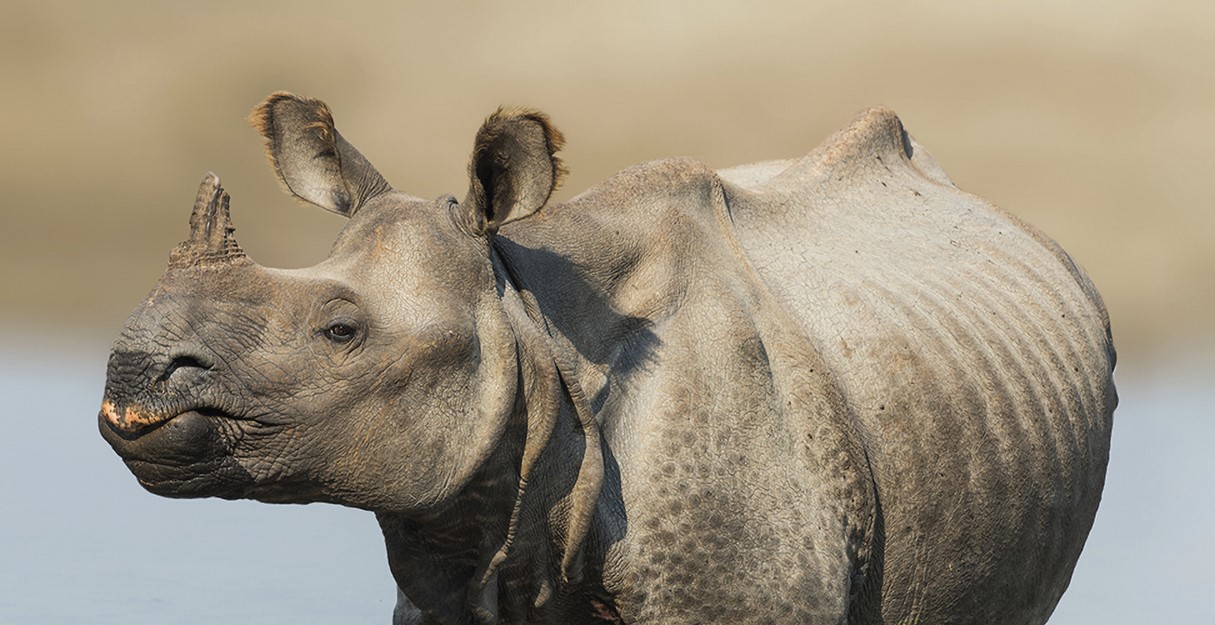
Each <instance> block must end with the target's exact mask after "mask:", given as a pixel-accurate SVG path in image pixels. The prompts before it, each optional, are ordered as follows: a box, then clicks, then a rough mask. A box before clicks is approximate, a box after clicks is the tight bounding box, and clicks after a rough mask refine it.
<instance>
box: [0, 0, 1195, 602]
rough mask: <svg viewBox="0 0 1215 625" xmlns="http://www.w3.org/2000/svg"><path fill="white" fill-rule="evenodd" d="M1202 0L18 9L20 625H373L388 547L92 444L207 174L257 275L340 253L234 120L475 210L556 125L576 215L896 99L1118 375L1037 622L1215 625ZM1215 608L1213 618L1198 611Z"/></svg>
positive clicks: (347, 514)
mask: <svg viewBox="0 0 1215 625" xmlns="http://www.w3.org/2000/svg"><path fill="white" fill-rule="evenodd" d="M1212 25H1215V3H1210V2H1185V1H1178V2H1171V3H1167V4H1161V3H1149V2H1147V1H1146V0H1103V1H1100V2H1098V1H1096V0H1077V1H1072V2H1068V3H1045V2H1028V3H1007V4H1006V5H1005V6H994V5H993V4H992V3H969V2H945V1H929V2H919V3H890V2H883V3H873V2H843V1H822V2H814V3H806V2H796V1H788V2H762V1H761V2H750V3H743V2H729V3H727V2H703V1H701V2H692V1H664V2H650V3H645V2H632V1H617V2H612V3H561V2H556V1H551V0H535V1H516V2H449V3H422V2H370V3H364V2H345V3H342V4H341V7H340V8H339V7H338V6H336V5H335V3H332V2H326V3H321V2H300V1H295V2H260V3H256V4H255V3H247V2H192V3H152V2H133V1H129V0H111V1H110V2H107V3H85V2H79V3H73V2H45V1H39V2H33V1H26V0H3V1H2V2H0V96H2V97H0V147H2V148H3V149H0V197H2V198H3V202H4V208H3V211H4V212H3V219H4V221H3V227H0V397H2V398H3V400H4V401H5V403H6V404H7V405H8V406H9V411H8V414H7V416H5V417H3V419H4V423H5V424H6V425H7V426H8V427H7V428H6V429H5V434H4V435H3V437H2V438H0V499H2V500H3V501H4V502H5V504H4V506H3V510H4V512H2V513H0V622H3V623H80V622H90V623H110V622H113V623H120V622H121V623H144V622H146V623H164V622H175V623H189V622H199V623H203V622H213V621H221V622H222V621H238V622H245V623H280V622H281V623H294V622H343V623H347V622H349V623H387V622H388V621H389V620H390V619H389V617H390V614H391V606H392V603H393V599H394V594H393V593H394V591H393V585H392V581H391V579H390V577H389V575H388V573H387V566H386V563H385V561H384V555H383V547H382V544H381V543H380V538H379V536H378V528H377V526H376V524H375V521H374V518H373V517H372V516H371V515H370V514H368V513H363V512H358V511H352V510H343V509H338V508H334V507H329V506H305V507H297V506H287V507H284V506H267V505H262V504H253V503H249V502H236V503H234V502H220V501H169V500H163V499H159V498H156V497H153V496H151V495H148V494H146V493H144V492H143V491H142V490H141V489H140V488H139V487H138V486H137V484H136V483H135V481H134V479H133V478H132V477H131V476H130V475H129V474H128V473H127V472H126V470H125V468H123V466H122V464H121V462H120V461H119V460H118V458H117V457H116V456H114V455H113V454H112V453H111V452H110V451H109V449H108V446H106V445H105V443H104V442H103V441H102V440H101V439H100V438H99V437H98V436H97V434H96V431H95V418H96V416H95V415H96V413H97V409H98V403H99V401H100V397H101V392H102V386H103V383H104V368H105V361H106V355H107V350H108V343H109V341H110V340H112V338H113V337H114V336H115V335H116V334H117V332H118V330H119V329H120V328H121V326H122V323H123V320H124V318H125V317H126V315H127V313H128V312H129V311H130V310H131V309H132V308H134V307H135V305H136V304H138V303H139V301H140V300H141V299H142V297H143V296H144V294H145V293H146V292H147V290H148V289H149V288H150V287H151V286H152V284H153V283H154V282H155V280H156V279H157V278H158V277H159V275H160V274H161V272H162V270H163V269H164V265H165V261H166V258H167V255H168V251H169V250H170V248H171V247H172V246H173V245H174V244H175V243H176V242H177V241H179V240H180V239H182V238H184V237H185V235H186V231H187V228H186V220H187V217H188V211H189V209H190V205H191V203H192V200H193V197H194V193H195V189H196V188H197V184H198V182H199V180H201V178H202V175H203V174H204V173H205V172H206V171H208V170H214V171H215V172H216V173H218V174H219V175H220V176H221V177H222V178H223V181H224V185H225V187H226V188H227V189H228V190H229V192H230V193H231V194H232V196H233V200H232V207H233V209H232V210H233V220H234V222H235V224H236V226H237V228H238V236H239V239H240V241H241V244H242V246H243V247H244V248H245V250H246V251H247V252H248V253H249V254H250V256H252V257H253V258H254V259H255V260H257V261H258V262H260V263H262V264H266V265H273V266H304V265H309V264H313V263H315V262H317V261H319V260H320V259H322V258H324V256H325V255H326V253H327V250H328V247H329V244H330V242H331V241H332V239H333V237H334V235H335V234H336V232H337V231H338V230H339V229H340V228H341V227H342V225H343V220H342V219H341V218H339V217H336V216H334V215H330V214H328V213H325V212H324V211H321V210H319V209H315V208H307V207H303V206H301V205H297V204H296V203H294V202H293V201H292V200H290V199H289V198H288V197H286V196H285V195H283V194H282V193H281V191H280V189H279V187H278V184H277V183H276V181H275V179H274V177H273V174H272V173H271V171H270V169H269V168H268V166H267V165H266V164H265V162H264V157H263V154H262V146H261V140H260V138H259V137H258V136H257V135H256V133H255V132H254V131H253V130H251V129H250V128H249V127H248V126H247V124H246V123H245V121H244V119H245V116H246V115H247V114H248V112H249V110H250V109H251V108H252V107H253V106H254V105H255V104H257V103H258V102H259V101H260V100H261V98H263V97H264V96H265V95H266V94H268V93H270V92H272V91H275V90H281V89H285V90H290V91H294V92H297V93H301V94H306V95H311V96H314V97H318V98H321V99H324V100H325V101H327V102H328V103H329V105H330V106H331V108H332V110H333V112H334V116H335V118H336V121H337V125H338V127H339V129H340V130H341V131H342V133H343V134H344V135H345V136H346V137H347V138H348V139H349V140H350V141H351V142H352V143H354V144H355V145H357V146H358V147H359V148H360V150H361V151H362V152H363V153H364V154H365V155H366V156H367V157H368V158H369V159H370V160H371V161H372V162H373V163H375V164H376V165H377V167H378V168H379V169H380V171H382V172H383V173H384V175H385V176H386V177H387V178H388V179H389V180H390V181H391V182H392V183H393V184H394V186H396V187H397V188H398V189H401V190H404V191H408V192H410V193H412V194H414V195H419V196H423V197H435V196H438V195H440V194H444V193H452V194H454V195H456V196H458V197H462V196H463V195H464V192H465V190H466V189H467V181H466V178H465V164H466V159H467V156H468V153H469V151H470V148H471V145H472V137H473V134H474V133H475V131H476V129H477V127H478V126H479V124H480V122H481V120H482V119H483V118H484V117H485V116H486V115H487V114H488V113H490V112H491V111H493V110H494V109H495V108H496V107H497V106H499V105H500V104H511V105H524V106H531V107H536V108H540V109H542V110H544V111H546V112H547V113H549V114H550V115H551V116H552V118H553V120H554V121H555V122H556V124H557V125H558V126H559V127H560V128H561V129H562V130H563V131H564V132H565V135H566V137H567V139H568V146H567V149H566V150H565V151H564V158H565V161H566V163H567V164H568V166H569V167H570V169H571V170H572V173H571V175H570V176H569V178H568V179H567V182H566V184H565V186H564V188H563V189H562V190H561V191H560V192H559V195H558V198H557V199H565V198H568V197H570V196H572V195H574V194H575V193H577V192H579V191H581V190H583V189H585V188H586V187H588V186H590V185H593V184H594V183H595V182H597V181H599V180H602V179H603V178H605V177H607V176H609V175H611V174H612V173H613V172H615V171H617V170H619V169H621V168H623V167H626V166H628V165H631V164H633V163H637V162H640V161H644V160H649V159H654V158H660V157H667V156H693V157H697V158H700V159H702V160H704V161H706V162H708V163H710V164H712V165H714V166H718V167H726V166H730V165H735V164H739V163H744V162H749V161H755V160H764V159H772V158H784V157H790V156H796V155H801V154H803V153H805V152H808V151H809V150H810V149H812V148H813V147H814V146H815V145H816V144H817V143H818V142H819V141H821V140H823V139H824V138H826V137H827V136H828V135H829V134H830V133H831V132H833V131H834V130H836V129H838V128H840V127H842V126H844V125H846V124H847V123H848V122H849V121H850V120H851V118H852V117H853V116H854V115H855V114H856V113H857V112H859V111H861V110H863V109H864V108H867V107H870V106H874V105H879V104H880V105H886V106H889V107H891V108H893V109H894V110H895V111H896V112H898V113H899V115H900V117H901V118H902V120H903V122H904V124H905V125H906V127H907V128H908V130H909V131H910V132H911V133H912V134H913V135H915V136H916V138H917V140H918V141H919V142H920V143H922V144H923V145H924V146H926V147H927V149H928V150H929V151H931V152H932V154H933V155H934V156H935V157H936V159H937V160H938V161H939V162H940V163H941V164H942V165H943V166H944V168H945V170H946V171H947V172H949V174H950V175H951V177H952V178H953V179H954V181H955V182H956V183H957V184H958V185H959V186H960V187H961V188H963V189H965V190H968V191H971V192H973V193H976V194H978V195H981V196H984V197H986V198H988V199H990V200H992V201H994V202H995V203H997V204H999V205H1001V206H1003V207H1004V208H1006V209H1008V210H1010V211H1011V212H1013V213H1015V214H1017V215H1019V216H1021V217H1023V218H1025V219H1026V220H1028V221H1029V222H1031V223H1033V224H1035V225H1037V226H1038V227H1040V228H1041V229H1043V230H1044V231H1046V232H1047V233H1048V234H1050V235H1051V236H1053V237H1054V238H1055V239H1057V240H1058V241H1059V242H1060V243H1062V244H1063V246H1064V247H1065V248H1066V249H1067V250H1068V251H1069V252H1070V253H1071V254H1072V256H1073V257H1074V258H1075V259H1076V260H1077V261H1078V262H1079V263H1080V264H1081V265H1083V266H1084V267H1085V268H1086V269H1087V270H1088V272H1089V274H1090V275H1091V277H1092V278H1093V280H1094V281H1095V282H1096V284H1097V286H1098V287H1099V288H1100V290H1101V292H1102V293H1103V295H1104V296H1105V300H1106V303H1107V305H1108V307H1109V310H1110V315H1111V317H1112V320H1113V327H1114V336H1115V338H1116V342H1117V345H1118V349H1119V356H1120V358H1119V365H1118V372H1117V379H1118V381H1119V386H1120V392H1121V395H1122V405H1121V407H1120V408H1119V411H1118V413H1117V414H1116V419H1115V421H1116V426H1115V434H1114V437H1115V438H1114V451H1113V454H1112V457H1111V463H1110V472H1109V476H1108V482H1107V488H1106V492H1105V500H1104V503H1103V504H1102V508H1101V511H1100V513H1099V515H1098V518H1097V523H1096V526H1095V527H1094V530H1093V533H1092V535H1091V536H1090V541H1089V546H1088V548H1087V549H1086V551H1085V553H1084V556H1083V557H1082V559H1081V561H1080V564H1079V566H1078V567H1077V569H1076V573H1075V577H1074V579H1073V584H1072V589H1071V590H1070V591H1069V592H1068V594H1067V595H1065V596H1064V599H1063V601H1062V602H1061V603H1060V607H1059V609H1058V611H1057V612H1056V615H1055V617H1054V618H1053V619H1052V620H1051V623H1055V624H1058V623H1090V622H1103V623H1128V624H1129V623H1145V622H1169V621H1170V620H1173V621H1186V622H1208V623H1212V622H1215V617H1213V616H1212V615H1211V613H1210V611H1209V604H1208V602H1206V601H1205V599H1206V596H1205V595H1206V590H1207V589H1208V588H1209V587H1210V586H1211V585H1212V583H1215V575H1213V574H1212V573H1211V572H1210V570H1211V569H1210V567H1209V566H1208V564H1207V563H1209V561H1210V560H1211V558H1215V539H1213V538H1212V536H1211V532H1210V531H1209V529H1210V522H1209V518H1210V514H1211V513H1213V512H1215V504H1213V503H1212V500H1211V491H1212V486H1213V485H1215V463H1213V462H1212V461H1211V460H1210V459H1209V458H1208V456H1209V454H1208V453H1207V452H1206V451H1205V445H1206V444H1207V443H1208V441H1210V440H1212V435H1215V426H1213V425H1212V420H1211V419H1210V418H1209V417H1210V413H1211V410H1210V408H1209V406H1210V405H1211V402H1212V400H1215V356H1213V355H1212V354H1213V351H1212V348H1213V347H1215V323H1212V320H1211V313H1210V310H1211V307H1212V304H1215V210H1212V208H1213V207H1212V198H1215V158H1213V157H1212V146H1213V145H1215V143H1213V139H1215V131H1213V130H1212V128H1213V125H1212V122H1211V114H1212V112H1215V37H1212V35H1211V28H1212ZM1204 607H1205V608H1208V609H1204Z"/></svg>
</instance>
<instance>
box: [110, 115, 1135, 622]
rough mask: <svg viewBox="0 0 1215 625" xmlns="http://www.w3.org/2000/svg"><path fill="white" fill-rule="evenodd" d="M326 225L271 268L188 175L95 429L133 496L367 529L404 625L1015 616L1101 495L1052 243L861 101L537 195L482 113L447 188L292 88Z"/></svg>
mask: <svg viewBox="0 0 1215 625" xmlns="http://www.w3.org/2000/svg"><path fill="white" fill-rule="evenodd" d="M252 120H253V122H254V124H255V126H256V127H257V128H258V129H259V130H260V131H261V133H262V134H263V135H264V137H265V140H266V144H267V151H268V154H269V158H270V161H271V164H272V165H273V167H274V169H275V171H276V172H277V174H278V176H279V178H280V179H281V181H282V183H283V184H284V185H285V186H286V188H287V189H288V190H289V191H290V193H292V194H294V195H295V196H296V197H297V198H299V199H301V200H304V201H306V202H309V203H312V204H316V205H319V206H320V207H322V208H326V209H328V210H331V211H334V212H336V213H339V214H341V215H344V216H346V217H348V218H349V222H348V223H347V224H346V226H345V227H344V229H343V230H342V232H341V234H340V235H339V236H338V238H337V241H336V242H335V243H334V245H333V248H332V251H331V253H330V255H329V257H328V258H327V259H326V260H325V261H323V262H321V263H320V264H318V265H316V266H314V267H310V268H307V269H299V270H282V269H269V268H264V267H261V266H259V265H257V264H256V263H254V262H253V261H252V260H250V259H249V258H248V257H247V256H246V255H245V254H244V252H243V251H242V250H241V248H240V247H239V246H238V245H237V243H236V240H235V239H234V238H233V228H232V225H231V222H230V217H229V210H228V202H229V200H228V195H227V193H225V192H224V190H223V189H222V188H221V186H220V183H219V179H218V178H216V177H215V176H214V175H211V174H208V175H207V177H206V178H205V179H204V180H203V182H202V185H201V187H200V188H199V191H198V196H197V200H196V201H195V204H194V210H193V213H192V215H191V217H190V229H191V234H190V237H189V239H187V240H186V241H185V242H183V243H181V244H180V245H178V246H177V247H176V248H175V249H174V250H173V252H172V254H171V255H170V258H169V266H168V269H167V271H166V272H165V274H164V276H163V277H162V278H161V280H160V281H159V282H158V283H157V284H156V286H155V287H154V289H153V290H152V293H151V294H150V295H149V296H148V298H147V300H146V301H145V302H144V303H143V304H142V305H140V306H139V307H138V308H137V309H136V310H135V311H134V313H132V315H131V317H130V319H129V320H128V321H127V324H126V327H125V329H124V330H123V332H122V334H121V336H120V337H119V338H118V339H117V341H116V342H115V344H114V348H113V353H112V355H111V357H110V361H109V368H108V380H107V384H106V391H105V399H104V402H103V406H102V410H101V413H100V416H99V424H100V429H101V433H102V435H103V436H104V437H105V439H106V440H107V441H108V442H109V443H110V444H111V445H112V446H113V448H114V449H115V450H116V451H117V452H118V454H119V455H120V456H121V457H122V458H123V460H124V461H125V462H126V464H127V466H128V467H129V468H130V470H131V471H132V472H133V473H134V474H135V476H136V477H137V478H138V480H139V483H140V484H142V485H143V486H144V487H145V488H146V489H148V490H150V491H152V492H153V493H156V494H160V495H165V496H169V497H206V496H215V497H224V498H251V499H257V500H261V501H266V502H295V503H306V502H318V501H320V502H331V503H337V504H342V505H346V506H353V507H356V508H362V509H365V510H370V511H373V512H374V513H375V514H376V517H377V519H378V521H379V524H380V526H381V528H382V529H383V533H384V538H385V542H386V545H387V550H388V562H389V566H390V569H391V571H392V574H393V577H394V578H395V580H396V582H397V584H398V586H399V593H398V598H397V607H396V610H395V612H394V622H395V623H399V624H400V623H571V624H577V623H597V622H598V623H636V624H641V623H845V622H846V623H850V624H854V625H855V624H859V623H934V624H939V623H983V624H994V623H1017V624H1025V623H1042V622H1044V621H1046V619H1047V617H1048V616H1049V615H1050V613H1051V611H1052V610H1053V608H1054V606H1055V604H1056V602H1057V601H1058V600H1059V597H1060V595H1061V594H1062V593H1063V591H1064V589H1065V587H1066V586H1067V584H1068V581H1069V579H1070V577H1071V572H1072V569H1073V567H1074V565H1075V562H1076V559H1077V558H1078V557H1079V554H1080V550H1081V547H1082V546H1083V544H1084V541H1085V538H1086V536H1087V534H1088V532H1089V528H1090V527H1091V525H1092V522H1093V517H1094V515H1095V513H1096V510H1097V504H1098V501H1099V499H1100V496H1101V489H1102V486H1103V482H1104V476H1105V468H1106V462H1107V459H1108V451H1109V437H1110V427H1111V419H1112V413H1113V410H1114V406H1115V404H1116V403H1117V399H1116V393H1115V390H1114V385H1113V380H1112V370H1113V368H1114V360H1115V355H1114V348H1113V343H1112V340H1111V337H1110V332H1109V322H1108V317H1107V314H1106V312H1105V309H1104V307H1103V305H1102V303H1101V299H1100V297H1099V296H1098V294H1097V291H1096V290H1095V289H1094V287H1093V285H1092V284H1091V283H1090V281H1089V280H1088V278H1086V277H1085V274H1084V273H1083V272H1082V271H1081V270H1080V268H1079V267H1078V266H1077V265H1076V264H1075V263H1074V262H1072V260H1071V259H1070V258H1069V257H1068V255H1067V254H1066V253H1064V252H1063V250H1062V249H1061V248H1060V247H1059V246H1058V245H1057V244H1055V243H1054V242H1052V241H1051V240H1050V239H1048V238H1047V237H1046V236H1044V235H1042V234H1040V233H1039V232H1038V231H1036V230H1034V229H1032V228H1031V227H1029V226H1027V225H1025V224H1024V223H1022V222H1021V221H1019V220H1018V219H1017V218H1015V217H1013V216H1011V215H1009V214H1008V213H1005V212H1003V211H1001V210H1000V209H998V208H996V207H994V206H992V205H991V204H989V203H987V202H985V201H983V200H982V199H980V198H978V197H975V196H973V195H969V194H967V193H964V192H962V191H960V190H959V189H958V188H957V187H955V186H954V184H953V183H952V182H951V181H950V180H949V178H948V177H947V176H946V175H945V173H944V172H943V171H942V169H941V168H940V167H939V166H938V165H937V164H936V163H935V162H934V161H933V160H932V158H931V157H930V156H929V155H928V154H927V153H926V152H925V151H924V150H923V149H922V148H921V147H920V146H919V145H918V144H917V143H916V142H915V141H914V140H913V139H912V138H911V137H910V136H909V135H908V134H907V133H906V132H905V131H904V129H903V126H902V124H901V122H900V121H899V119H898V118H897V117H896V116H895V115H894V114H893V113H892V112H890V111H888V110H885V109H874V110H871V111H868V112H866V113H863V114H862V115H860V116H859V117H858V118H857V119H856V120H855V121H854V122H853V123H852V124H851V125H850V126H849V127H847V128H846V129H844V130H842V131H840V132H838V133H837V134H836V135H834V136H833V137H831V138H830V139H828V140H827V141H826V142H825V143H824V144H823V145H821V146H820V147H819V148H817V149H816V150H814V151H813V152H811V153H810V154H809V155H808V156H805V157H803V158H797V159H792V160H787V161H773V162H766V163H759V164H755V165H747V166H742V167H736V168H733V169H727V170H720V171H715V170H713V169H711V168H710V167H708V166H706V165H704V164H702V163H700V162H698V161H695V160H689V159H674V160H663V161H658V162H652V163H647V164H643V165H638V166H635V167H632V168H630V169H627V170H625V171H623V172H621V173H619V174H617V175H615V176H614V177H612V178H610V179H608V180H607V181H605V182H603V183H601V184H599V185H597V186H595V187H593V188H591V189H590V190H588V191H585V192H584V193H582V194H580V195H578V196H576V197H574V198H573V199H571V200H569V201H568V202H564V203H554V204H551V205H550V204H549V198H550V195H551V194H552V192H553V189H554V188H555V187H556V186H557V185H558V184H559V183H560V181H561V178H562V175H563V174H564V172H565V168H564V166H563V165H562V162H561V161H560V160H559V158H558V157H557V156H555V153H556V152H557V151H558V149H559V148H560V147H561V146H562V143H563V138H562V135H561V134H560V133H559V132H558V131H557V130H556V128H554V126H553V125H552V124H551V123H550V122H549V119H548V118H547V117H546V116H545V115H543V114H541V113H539V112H535V111H528V110H499V111H498V112H497V113H494V114H493V115H491V116H490V117H489V118H488V119H487V120H486V121H485V123H484V125H483V126H482V127H481V129H480V131H479V132H478V133H477V135H476V140H475V143H474V145H473V153H472V157H471V163H470V165H469V168H468V173H469V178H470V185H469V190H468V193H467V195H466V196H465V197H464V199H463V200H462V201H457V200H456V199H455V198H454V197H452V196H443V197H440V198H438V199H437V200H433V201H429V200H423V199H419V198H416V197H413V196H410V195H406V194H404V193H401V192H399V191H396V190H394V189H393V188H392V187H391V186H389V184H388V183H387V182H386V181H385V179H384V178H383V177H382V176H381V175H380V174H379V173H378V172H377V171H376V170H375V168H373V167H372V165H371V164H370V163H369V162H368V161H367V160H366V159H365V158H364V157H363V156H362V155H361V154H360V153H359V152H358V151H357V150H356V149H355V148H354V147H352V146H351V144H349V143H347V141H346V140H345V139H344V138H343V137H342V135H341V134H339V133H338V131H337V130H336V129H335V127H334V123H333V119H332V116H331V114H330V111H329V109H328V107H327V106H326V105H325V104H324V103H322V102H320V101H318V100H313V99H308V98H303V97H299V96H295V95H291V94H287V93H276V94H273V95H271V96H270V97H269V98H268V99H266V100H265V101H264V102H263V103H262V104H261V105H260V106H259V107H257V109H256V110H255V111H254V115H253V118H252Z"/></svg>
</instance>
